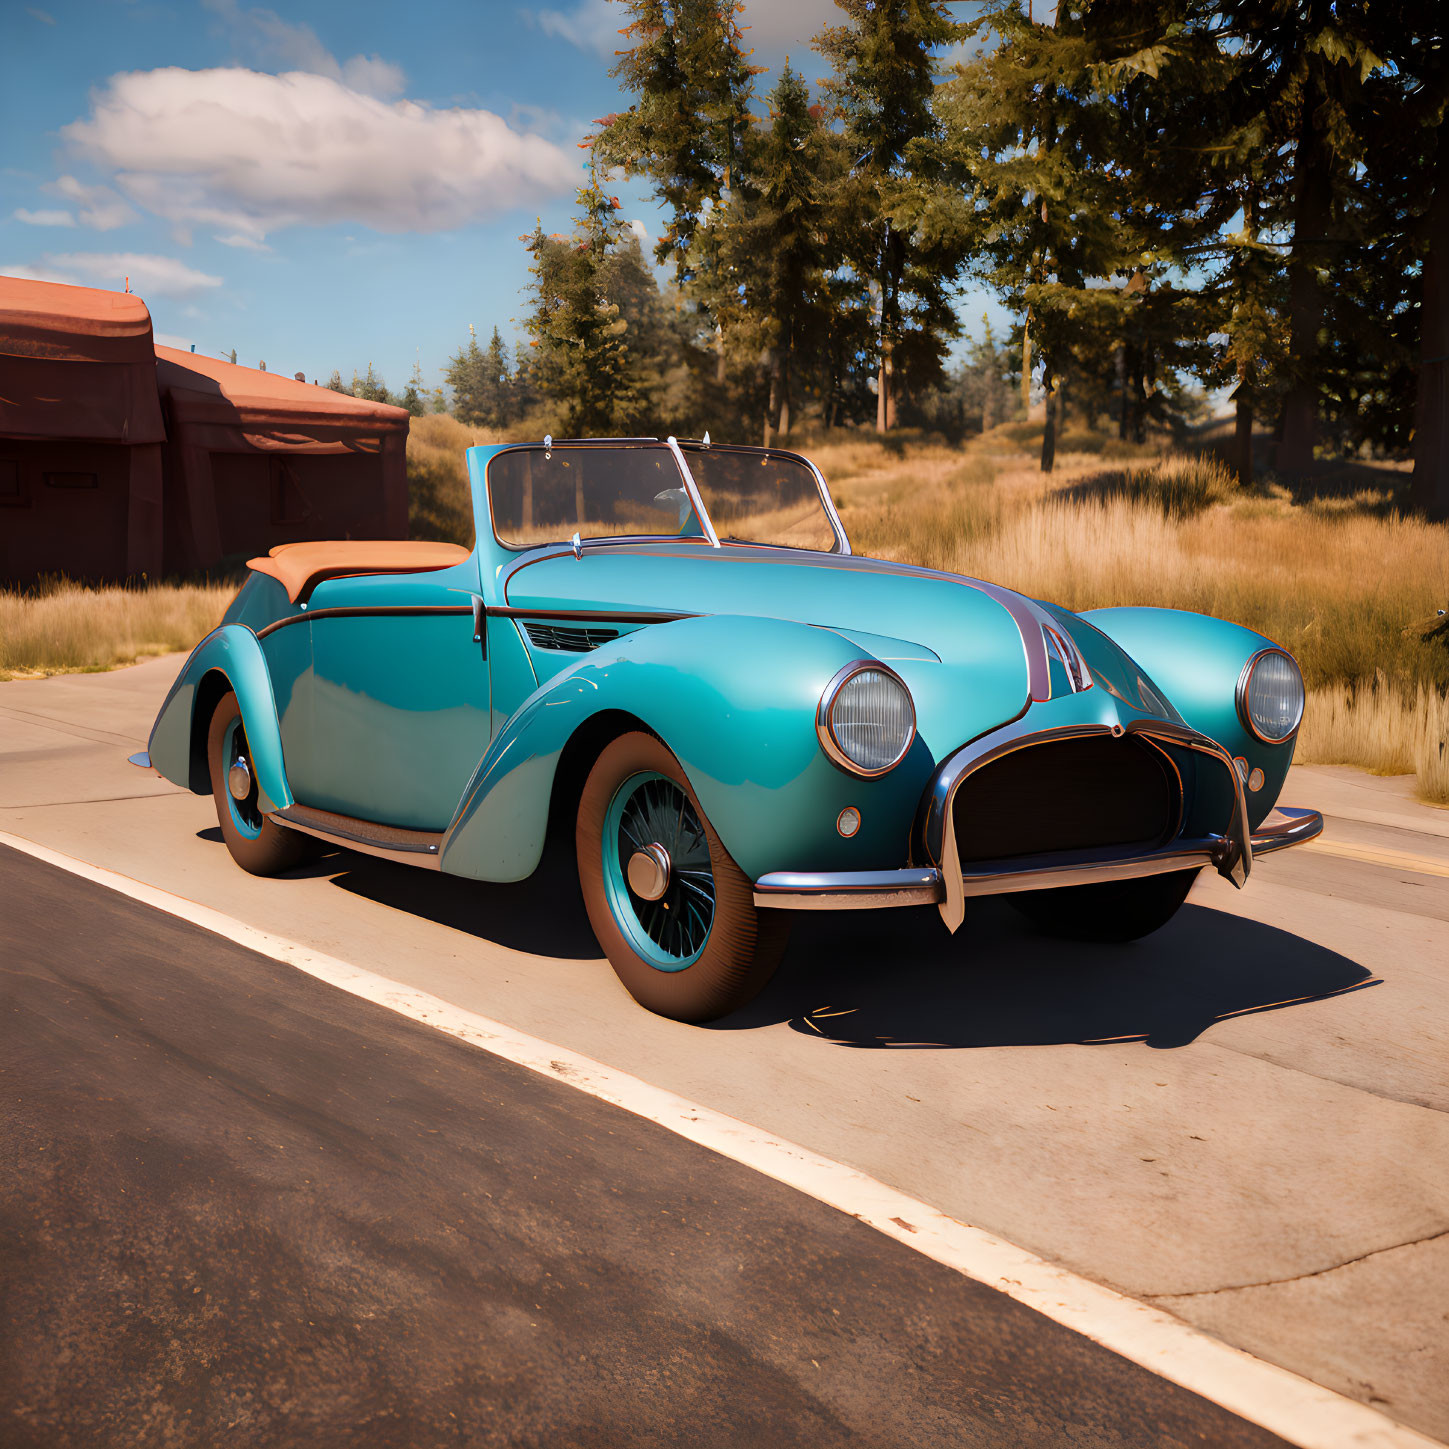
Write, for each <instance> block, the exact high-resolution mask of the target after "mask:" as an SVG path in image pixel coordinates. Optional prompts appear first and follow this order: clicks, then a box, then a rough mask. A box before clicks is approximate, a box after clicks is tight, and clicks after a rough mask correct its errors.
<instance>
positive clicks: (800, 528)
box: [669, 438, 851, 555]
mask: <svg viewBox="0 0 1449 1449" xmlns="http://www.w3.org/2000/svg"><path fill="white" fill-rule="evenodd" d="M669 442H670V444H671V446H673V447H678V449H679V452H680V458H679V464H680V467H681V468H682V469H684V470H685V472H686V473H687V474H688V476H689V479H690V482H691V484H692V485H693V486H692V488H691V496H693V497H697V498H698V500H699V503H698V506H699V508H700V511H701V513H702V514H703V515H704V516H706V517H708V518H709V522H710V529H711V532H712V533H713V532H715V531H718V533H719V534H720V536H722V537H723V538H724V539H725V541H726V542H729V543H745V544H757V545H763V546H765V547H774V548H798V549H805V550H807V551H809V552H816V553H835V554H842V555H843V554H849V553H850V552H851V548H850V540H849V538H847V536H846V533H845V526H844V525H843V524H842V523H841V521H840V514H839V513H838V512H837V511H836V508H835V501H834V499H832V498H831V496H830V489H829V488H828V487H827V486H826V483H825V479H824V477H823V476H822V474H821V472H820V470H819V469H818V468H817V467H816V466H815V464H814V463H812V462H811V461H810V459H809V458H806V457H804V456H803V455H802V454H800V453H792V452H789V451H787V450H786V449H784V448H756V447H749V446H746V445H743V444H735V443H713V444H711V443H708V442H693V441H686V442H684V443H683V444H678V443H676V440H675V439H673V438H671V439H670V440H669ZM689 456H693V457H694V458H695V460H696V462H697V463H698V465H699V469H700V470H701V471H695V469H693V468H692V467H691V466H690V463H689ZM747 464H758V465H760V466H759V467H758V468H756V467H747V466H746V465H747ZM761 469H764V470H765V472H764V474H763V475H762V474H761V471H760V470H761ZM762 485H763V486H762ZM792 493H793V497H792V496H791V495H792ZM811 500H813V502H812V501H811ZM711 504H713V505H716V506H715V507H713V509H711ZM802 508H803V509H804V512H801V511H800V510H801V509H802ZM735 523H738V524H741V525H743V526H744V527H743V529H742V531H741V532H739V533H738V534H737V533H736V532H735V531H734V529H733V528H732V527H731V525H732V524H735ZM826 538H828V539H829V542H825V539H826Z"/></svg>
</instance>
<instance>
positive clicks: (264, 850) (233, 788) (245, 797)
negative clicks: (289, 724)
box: [206, 694, 315, 875]
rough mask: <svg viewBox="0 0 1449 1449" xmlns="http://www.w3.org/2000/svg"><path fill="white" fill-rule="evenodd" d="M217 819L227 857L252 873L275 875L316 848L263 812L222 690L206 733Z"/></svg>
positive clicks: (236, 710) (231, 704)
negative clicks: (229, 855) (227, 852)
mask: <svg viewBox="0 0 1449 1449" xmlns="http://www.w3.org/2000/svg"><path fill="white" fill-rule="evenodd" d="M206 758H207V764H208V765H209V766H210V769H211V793H212V796H213V797H214V799H215V801H216V820H217V824H218V825H220V826H221V833H222V836H223V838H224V839H225V840H226V848H227V849H228V850H229V851H231V858H232V859H233V860H234V861H236V863H237V864H238V865H239V866H241V868H242V869H243V870H245V871H250V872H251V874H252V875H280V874H281V872H282V871H284V870H291V869H292V867H293V866H296V865H301V864H302V862H303V861H305V860H308V859H309V858H310V857H311V856H312V855H313V854H315V845H314V842H313V841H312V840H311V839H310V837H308V836H306V835H303V834H301V833H300V832H298V831H296V830H288V829H286V828H285V827H284V826H281V825H278V824H277V823H276V821H274V820H269V819H268V818H267V817H266V816H265V815H263V814H262V807H261V791H260V790H259V789H258V786H257V780H256V773H255V771H254V770H253V769H252V754H251V747H250V746H249V745H248V744H247V732H246V726H245V725H244V724H243V723H242V717H241V709H240V707H239V706H238V704H237V702H236V695H235V694H224V695H223V696H222V697H221V699H220V700H219V701H218V702H217V706H216V711H215V713H214V714H213V715H212V716H211V728H210V730H208V732H207V736H206Z"/></svg>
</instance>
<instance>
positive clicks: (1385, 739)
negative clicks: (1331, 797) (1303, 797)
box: [1296, 680, 1449, 805]
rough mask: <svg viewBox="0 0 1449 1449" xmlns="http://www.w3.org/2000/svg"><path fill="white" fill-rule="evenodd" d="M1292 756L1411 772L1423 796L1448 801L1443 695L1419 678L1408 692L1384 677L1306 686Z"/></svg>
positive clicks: (1448, 738)
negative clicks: (1361, 683)
mask: <svg viewBox="0 0 1449 1449" xmlns="http://www.w3.org/2000/svg"><path fill="white" fill-rule="evenodd" d="M1296 757H1297V759H1298V760H1299V761H1300V762H1301V763H1303V764H1309V765H1358V766H1359V767H1360V768H1361V769H1365V770H1368V771H1370V772H1371V773H1373V774H1375V775H1407V774H1413V775H1415V776H1416V777H1417V780H1418V788H1419V793H1420V795H1422V796H1423V797H1424V799H1426V800H1430V801H1433V802H1434V803H1436V804H1440V805H1449V696H1445V695H1443V694H1440V693H1439V692H1438V691H1437V690H1434V689H1426V688H1425V687H1424V686H1423V685H1422V684H1421V685H1419V686H1418V688H1417V689H1416V690H1415V692H1414V693H1413V694H1412V695H1410V694H1409V693H1408V692H1407V691H1406V690H1401V689H1400V688H1399V687H1398V686H1397V685H1395V684H1391V683H1390V682H1389V681H1388V680H1379V681H1378V682H1376V683H1375V684H1373V685H1371V686H1369V687H1368V688H1364V689H1357V690H1352V689H1347V688H1345V687H1343V686H1341V685H1338V686H1331V687H1329V688H1327V689H1315V690H1311V691H1310V692H1309V696H1308V706H1307V709H1306V710H1305V711H1304V715H1303V729H1302V732H1301V733H1300V735H1299V739H1298V751H1297V756H1296Z"/></svg>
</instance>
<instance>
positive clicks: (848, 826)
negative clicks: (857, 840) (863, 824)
mask: <svg viewBox="0 0 1449 1449" xmlns="http://www.w3.org/2000/svg"><path fill="white" fill-rule="evenodd" d="M835 828H836V829H837V830H838V831H839V832H840V833H841V834H842V835H843V836H844V837H845V838H846V839H847V840H849V839H850V837H851V836H852V835H854V834H855V832H856V831H857V830H859V829H860V811H859V810H857V809H856V808H855V806H854V805H847V806H846V807H845V809H844V810H842V811H841V812H840V814H839V815H837V816H836V817H835Z"/></svg>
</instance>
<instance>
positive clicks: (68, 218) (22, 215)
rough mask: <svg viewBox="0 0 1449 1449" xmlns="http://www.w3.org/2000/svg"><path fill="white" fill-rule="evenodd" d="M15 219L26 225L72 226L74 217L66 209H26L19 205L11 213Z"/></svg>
mask: <svg viewBox="0 0 1449 1449" xmlns="http://www.w3.org/2000/svg"><path fill="white" fill-rule="evenodd" d="M11 215H13V216H14V218H15V220H16V221H23V222H24V223H25V225H26V226H74V225H75V217H73V216H72V215H71V214H70V212H68V211H26V209H25V208H24V207H23V206H21V207H17V208H16V209H15V211H14V212H12V213H11Z"/></svg>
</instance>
